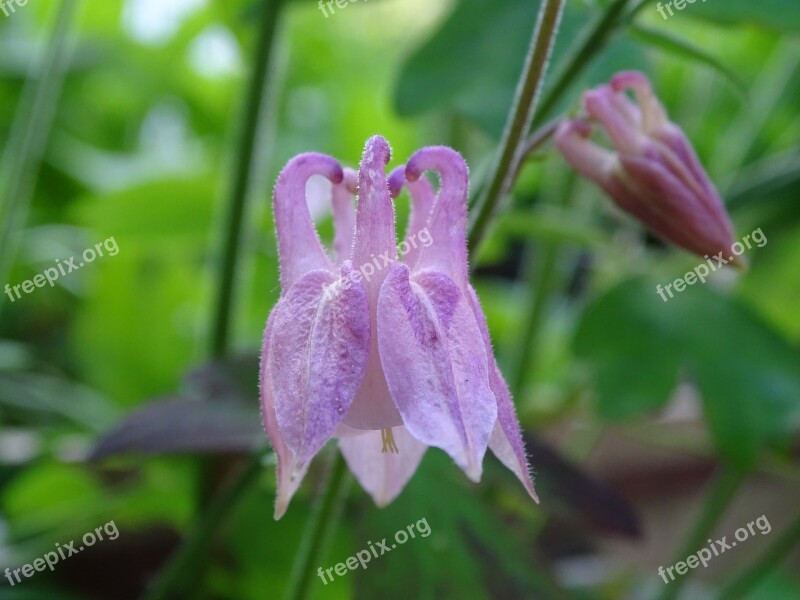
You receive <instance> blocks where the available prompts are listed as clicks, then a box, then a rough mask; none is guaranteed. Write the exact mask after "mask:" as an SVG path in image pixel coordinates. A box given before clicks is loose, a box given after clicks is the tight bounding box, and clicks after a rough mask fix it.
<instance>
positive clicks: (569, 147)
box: [555, 71, 745, 266]
mask: <svg viewBox="0 0 800 600" xmlns="http://www.w3.org/2000/svg"><path fill="white" fill-rule="evenodd" d="M626 90H632V91H633V93H634V96H635V99H636V103H634V102H632V101H631V100H630V99H629V98H628V97H627V96H626V94H625V91H626ZM583 104H584V107H585V109H586V112H587V114H588V117H589V118H590V119H591V121H590V120H586V119H569V120H565V121H564V122H562V123H561V125H560V126H559V128H558V130H557V132H556V136H555V141H556V146H557V147H558V149H559V150H560V151H561V153H562V154H563V155H564V158H566V160H567V162H568V163H569V164H570V165H571V166H572V167H573V168H574V169H575V170H576V171H578V172H579V173H581V174H582V175H584V176H585V177H587V178H589V179H591V180H592V181H594V182H595V183H596V184H597V185H599V186H600V187H602V188H603V189H604V190H605V191H606V192H607V193H608V194H609V195H610V196H611V197H612V198H613V199H614V201H615V203H616V204H617V205H618V206H619V207H620V208H621V209H622V210H624V211H625V212H627V213H629V214H630V215H632V216H634V217H636V218H637V219H638V220H640V221H641V222H642V223H643V224H644V225H645V226H646V227H648V228H649V229H650V230H651V231H652V232H653V233H655V234H656V235H658V236H659V237H661V238H662V239H664V240H665V241H668V242H671V243H673V244H675V245H676V246H679V247H681V248H683V249H685V250H688V251H689V252H692V253H694V254H697V255H699V256H705V257H706V258H708V257H709V256H712V255H715V254H717V253H719V252H723V253H724V254H725V256H727V255H728V254H729V251H730V249H731V246H732V244H733V243H734V238H733V227H732V226H731V222H730V218H729V217H728V213H727V211H726V210H725V206H724V205H723V203H722V200H721V199H720V197H719V194H718V193H717V190H716V189H715V188H714V184H713V183H711V181H710V180H709V178H708V175H707V174H706V172H705V170H704V169H703V165H702V164H701V163H700V161H699V160H698V158H697V154H696V153H695V151H694V148H693V147H692V144H691V142H689V140H688V139H687V137H686V134H685V133H684V132H683V131H682V130H681V128H680V127H678V126H677V125H675V124H674V123H672V122H670V121H669V119H668V118H667V114H666V112H665V111H664V107H663V106H661V103H660V102H659V101H658V98H656V96H655V94H654V93H653V89H652V86H651V85H650V81H649V80H648V79H647V77H646V76H645V75H644V74H642V73H639V72H637V71H624V72H622V73H617V74H616V75H615V76H614V77H613V78H612V80H611V83H610V85H601V86H599V87H597V88H596V89H593V90H589V91H588V92H586V93H585V94H584V96H583ZM592 121H595V122H598V123H599V124H600V125H601V126H602V127H603V129H604V130H605V131H606V133H607V134H608V136H609V137H610V139H611V142H612V144H613V146H614V149H615V151H614V152H612V151H609V150H606V149H604V148H602V147H601V146H598V145H596V144H594V143H592V142H591V141H590V140H589V136H590V135H591V133H592ZM732 260H733V264H735V265H737V266H744V264H745V263H744V259H743V258H742V257H739V256H737V257H734V258H733V259H732Z"/></svg>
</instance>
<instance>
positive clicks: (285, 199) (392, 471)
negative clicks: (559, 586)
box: [260, 136, 537, 518]
mask: <svg viewBox="0 0 800 600" xmlns="http://www.w3.org/2000/svg"><path fill="white" fill-rule="evenodd" d="M389 156H390V150H389V145H388V144H387V142H386V140H384V139H383V138H382V137H380V136H375V137H372V138H370V139H369V140H368V141H367V144H366V148H365V150H364V155H363V157H362V160H361V166H360V170H359V172H358V173H357V174H356V173H355V172H354V171H351V170H349V169H344V170H343V169H342V167H341V166H340V165H339V163H338V162H336V160H334V159H333V158H331V157H329V156H326V155H323V154H316V153H307V154H301V155H299V156H296V157H294V158H293V159H292V160H290V161H289V163H288V164H287V165H286V166H285V167H284V169H283V171H282V172H281V174H280V176H279V177H278V182H277V184H276V186H275V197H274V213H275V227H276V230H277V237H278V253H279V256H280V266H281V276H280V282H281V291H282V293H281V297H280V300H279V301H278V304H277V305H276V306H275V308H274V309H273V310H272V313H271V314H270V316H269V320H268V321H267V327H266V331H265V333H264V344H263V350H262V356H261V374H260V375H261V404H262V414H263V420H264V427H265V429H266V431H267V435H268V436H269V438H270V440H271V442H272V446H273V448H274V450H275V453H276V455H277V459H278V469H277V477H278V497H277V500H276V503H275V517H276V518H280V517H281V516H282V515H283V514H284V512H285V511H286V508H287V506H288V504H289V501H290V499H291V497H292V495H293V494H294V493H295V491H296V490H297V487H298V486H299V485H300V481H301V480H302V478H303V476H304V475H305V473H306V470H307V468H308V465H309V463H310V461H311V459H312V458H313V457H314V455H315V454H316V453H317V452H319V450H320V449H321V448H322V446H323V445H324V444H325V443H326V442H327V441H328V440H329V439H330V438H331V437H337V438H338V439H339V447H340V449H341V451H342V453H343V455H344V458H345V460H346V461H347V464H348V466H349V467H350V470H351V471H352V472H353V473H354V474H355V476H356V478H357V479H358V480H359V482H360V483H361V485H362V487H364V489H365V490H367V492H369V493H370V495H371V496H372V497H373V499H374V500H375V502H376V503H377V504H378V505H379V506H383V505H385V504H388V503H389V502H391V501H392V500H393V499H394V498H395V497H396V496H397V495H398V494H399V493H400V491H401V490H402V489H403V487H404V486H405V484H406V482H407V481H408V480H409V479H410V478H411V476H412V475H413V474H414V471H415V470H416V469H417V466H418V465H419V463H420V461H421V460H422V456H423V454H424V453H425V450H426V448H427V447H428V446H436V447H437V448H441V449H442V450H444V451H445V452H447V453H448V454H449V455H450V456H451V457H452V458H453V460H454V461H455V462H456V464H457V465H458V466H459V467H461V468H462V469H463V470H464V472H465V473H466V474H467V476H468V477H469V478H470V479H472V480H473V481H479V480H480V477H481V469H482V466H481V465H482V462H483V456H484V454H485V453H486V449H487V447H488V448H491V450H492V451H493V452H494V454H495V455H496V456H497V457H498V458H499V459H500V460H501V461H502V463H503V464H505V465H506V466H507V467H508V468H509V469H510V470H511V471H513V472H514V473H515V474H516V476H517V477H518V478H519V479H520V481H521V482H522V484H523V485H524V486H525V489H526V490H527V491H528V493H529V494H530V495H531V497H532V498H533V499H534V500H536V499H537V498H536V492H535V491H534V488H533V482H532V480H531V476H530V472H529V468H528V462H527V459H526V456H525V448H524V446H523V442H522V436H521V434H520V428H519V423H518V422H517V418H516V415H515V412H514V405H513V403H512V401H511V396H510V394H509V391H508V387H507V386H506V384H505V382H504V381H503V377H502V375H501V374H500V371H499V370H498V368H497V364H496V362H495V359H494V353H493V351H492V346H491V342H490V340H489V332H488V330H487V328H486V321H485V319H484V316H483V312H482V310H481V307H480V304H479V303H478V297H477V295H476V294H475V290H473V288H472V286H471V285H470V284H469V281H468V279H467V275H468V267H467V244H466V223H467V187H468V177H467V165H466V164H465V162H464V160H463V159H462V158H461V156H460V155H459V154H458V153H457V152H455V151H454V150H452V149H450V148H447V147H443V146H437V147H429V148H423V149H421V150H419V151H418V152H416V153H415V154H414V155H413V156H412V157H411V158H410V159H409V161H408V164H407V165H406V166H405V167H398V168H397V169H395V170H394V171H393V172H392V174H391V176H390V177H389V178H388V179H387V177H386V173H385V169H386V165H387V163H388V162H389ZM427 170H433V171H437V172H438V173H439V176H440V179H441V186H440V189H439V191H438V193H435V192H434V190H433V188H432V187H431V185H430V184H429V183H428V181H427V180H426V179H425V178H424V177H423V173H424V172H425V171H427ZM312 175H322V176H324V177H326V178H327V179H328V180H330V181H331V183H332V184H333V192H332V202H333V210H334V225H335V227H336V234H335V239H334V252H335V259H334V258H331V257H329V255H328V254H327V253H326V251H325V249H324V248H323V246H322V244H321V243H320V239H319V237H318V235H317V232H316V231H315V229H314V225H313V224H312V221H311V217H310V214H309V210H308V206H307V203H306V183H307V181H308V180H309V178H310V177H311V176H312ZM403 187H407V188H408V190H409V192H410V195H411V200H412V210H411V217H410V220H409V225H408V231H407V234H406V237H405V239H404V240H403V241H402V242H400V244H399V246H398V244H397V239H396V236H395V217H394V205H393V201H392V197H393V196H396V195H397V194H399V193H400V191H401V189H402V188H403ZM356 192H357V194H358V207H357V209H354V208H353V201H352V200H353V195H354V194H356Z"/></svg>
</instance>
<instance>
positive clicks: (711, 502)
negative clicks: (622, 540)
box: [658, 466, 746, 600]
mask: <svg viewBox="0 0 800 600" xmlns="http://www.w3.org/2000/svg"><path fill="white" fill-rule="evenodd" d="M745 476H746V473H745V472H744V471H742V470H740V469H736V468H733V467H729V466H723V467H721V471H720V472H719V473H718V474H717V475H716V477H715V479H714V482H713V484H712V488H711V490H710V492H709V494H708V496H707V498H706V501H705V505H704V506H703V511H702V512H701V513H700V518H699V519H698V520H697V523H695V526H694V528H693V529H692V530H691V532H690V533H689V537H687V538H686V541H685V543H684V544H683V546H682V547H681V550H680V552H679V553H678V555H677V556H676V557H675V560H673V561H672V564H676V563H677V562H679V561H682V560H685V559H686V557H687V556H689V555H690V554H694V553H695V552H697V550H698V549H699V548H701V547H703V546H705V545H706V544H707V543H708V542H707V540H708V538H709V537H710V536H711V533H712V531H713V530H714V527H715V526H716V525H717V523H718V522H719V519H720V517H722V515H723V513H724V512H725V508H727V506H728V504H729V503H730V501H731V499H733V497H734V495H735V494H736V492H737V490H738V489H739V486H740V485H741V484H742V482H743V481H744V479H745ZM688 579H689V577H688V575H685V576H683V577H678V578H676V579H675V581H671V582H670V583H669V584H667V585H665V586H664V587H663V588H662V592H661V594H660V595H659V596H658V600H672V599H673V598H677V597H678V594H679V593H680V591H681V588H682V587H683V584H684V583H685V582H686V581H687V580H688Z"/></svg>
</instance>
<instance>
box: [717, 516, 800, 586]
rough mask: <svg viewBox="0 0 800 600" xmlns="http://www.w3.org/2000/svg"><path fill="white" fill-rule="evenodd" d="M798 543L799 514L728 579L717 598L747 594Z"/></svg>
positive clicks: (799, 535) (799, 530)
mask: <svg viewBox="0 0 800 600" xmlns="http://www.w3.org/2000/svg"><path fill="white" fill-rule="evenodd" d="M798 543H800V516H798V517H797V518H796V519H795V520H794V521H793V522H792V523H791V524H790V525H789V527H788V528H787V529H786V531H785V532H784V533H783V535H781V537H779V538H778V539H777V540H776V541H775V543H774V544H772V545H771V546H770V547H769V548H768V549H767V551H766V552H765V553H764V555H763V556H762V557H761V558H759V559H758V560H757V561H756V562H755V563H754V564H753V565H752V566H751V567H750V568H749V569H746V570H745V571H744V572H742V573H741V574H740V575H739V576H738V577H734V578H733V579H732V580H730V581H729V582H728V583H727V584H726V585H725V586H724V587H723V588H722V589H721V590H720V591H719V594H718V595H717V598H718V599H719V600H736V599H737V598H743V597H744V596H746V595H748V593H749V592H750V591H752V589H753V588H754V587H755V586H756V584H758V583H759V582H760V581H761V580H762V579H763V578H764V577H766V576H767V575H769V574H770V573H771V572H772V570H773V569H775V568H776V567H777V566H778V565H780V564H781V562H783V560H784V559H785V558H786V555H787V554H789V552H790V551H792V550H793V549H794V548H795V547H796V546H797V544H798Z"/></svg>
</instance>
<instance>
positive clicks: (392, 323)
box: [378, 264, 497, 481]
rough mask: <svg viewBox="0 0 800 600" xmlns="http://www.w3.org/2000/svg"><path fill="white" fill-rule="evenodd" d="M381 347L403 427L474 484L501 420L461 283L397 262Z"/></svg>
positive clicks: (382, 310) (383, 308)
mask: <svg viewBox="0 0 800 600" xmlns="http://www.w3.org/2000/svg"><path fill="white" fill-rule="evenodd" d="M378 346H379V349H380V357H381V362H382V364H383V369H384V373H385V374H386V381H387V384H388V386H389V390H390V391H391V394H392V398H393V399H394V402H395V404H396V406H397V408H398V410H399V411H400V414H401V415H402V417H403V423H405V426H406V427H407V428H408V430H409V432H410V433H411V435H413V436H414V437H415V438H416V439H417V440H419V441H420V442H422V443H424V444H426V445H428V446H436V447H437V448H441V449H442V450H444V451H445V452H447V453H448V454H449V455H450V456H451V457H452V458H453V460H454V461H455V462H456V464H457V465H458V466H459V467H461V468H462V469H463V470H464V472H465V473H466V474H467V476H469V477H470V479H472V480H473V481H479V480H480V476H481V469H482V466H481V463H482V461H483V455H484V454H485V453H486V448H487V446H488V444H489V437H490V436H491V433H492V429H493V428H494V423H495V420H496V418H497V402H496V400H495V398H494V395H493V394H492V391H491V390H490V389H489V374H488V368H487V365H488V361H487V357H486V350H485V347H484V343H483V339H482V337H481V332H480V330H479V328H478V324H477V323H476V322H475V316H474V315H473V313H472V309H471V308H470V306H469V300H468V299H467V297H466V296H465V295H464V294H462V292H461V290H460V288H459V286H457V285H456V284H455V283H454V282H453V281H452V280H450V279H449V278H448V277H446V276H445V275H442V274H441V273H437V272H434V271H426V272H423V273H419V274H417V275H415V277H414V280H413V281H412V280H410V278H409V269H408V267H407V266H406V265H402V264H396V265H393V266H392V268H391V269H390V271H389V274H388V275H387V276H386V280H385V281H384V284H383V287H382V288H381V295H380V299H379V301H378Z"/></svg>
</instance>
